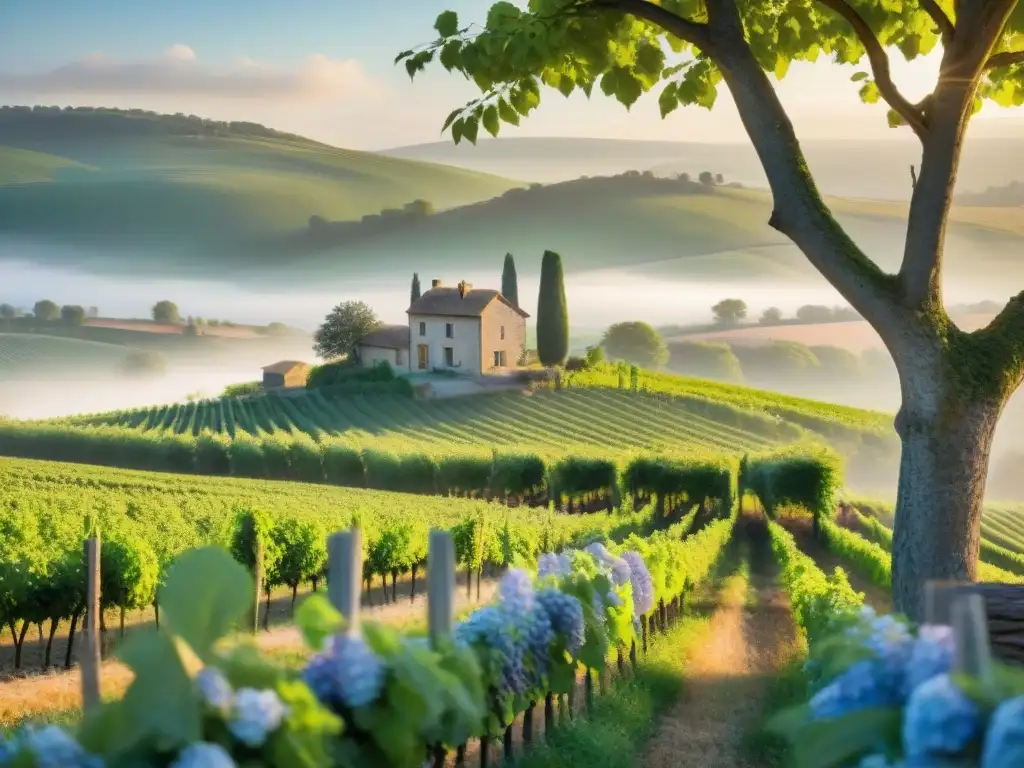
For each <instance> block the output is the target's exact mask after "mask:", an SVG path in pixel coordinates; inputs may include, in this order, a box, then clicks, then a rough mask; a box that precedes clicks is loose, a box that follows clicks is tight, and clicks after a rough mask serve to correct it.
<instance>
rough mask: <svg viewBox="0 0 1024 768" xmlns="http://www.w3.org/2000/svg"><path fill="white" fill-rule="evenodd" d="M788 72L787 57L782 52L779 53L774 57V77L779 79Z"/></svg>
mask: <svg viewBox="0 0 1024 768" xmlns="http://www.w3.org/2000/svg"><path fill="white" fill-rule="evenodd" d="M787 72H789V57H788V56H786V55H785V54H783V53H779V55H778V56H776V57H775V79H776V80H781V79H782V78H784V77H785V76H786V73H787Z"/></svg>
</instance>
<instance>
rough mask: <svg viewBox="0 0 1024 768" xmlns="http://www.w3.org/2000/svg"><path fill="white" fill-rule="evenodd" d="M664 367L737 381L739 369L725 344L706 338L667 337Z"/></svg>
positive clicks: (740, 374) (737, 362) (739, 373)
mask: <svg viewBox="0 0 1024 768" xmlns="http://www.w3.org/2000/svg"><path fill="white" fill-rule="evenodd" d="M668 355H669V357H668V369H669V370H670V371H674V372H675V373H681V374H683V375H685V376H694V377H696V378H698V379H714V380H715V381H728V382H737V383H738V382H741V381H743V369H742V368H741V367H740V361H739V358H737V357H736V355H735V354H733V351H732V349H730V348H729V345H728V344H721V343H714V342H707V341H670V342H669V343H668Z"/></svg>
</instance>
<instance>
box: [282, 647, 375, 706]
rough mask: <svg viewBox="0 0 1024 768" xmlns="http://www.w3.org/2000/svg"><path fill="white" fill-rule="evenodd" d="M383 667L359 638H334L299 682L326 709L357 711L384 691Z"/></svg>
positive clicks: (309, 665) (313, 660)
mask: <svg viewBox="0 0 1024 768" xmlns="http://www.w3.org/2000/svg"><path fill="white" fill-rule="evenodd" d="M385 672H386V670H385V669H384V665H383V664H382V663H381V660H380V659H379V658H378V657H377V655H376V654H375V653H374V652H373V651H372V650H371V649H370V647H369V646H368V645H367V644H366V641H365V640H364V639H363V638H362V636H361V635H349V634H343V635H336V636H334V637H332V638H331V639H330V640H329V641H328V643H327V648H326V650H325V652H324V653H321V654H318V655H317V656H314V657H313V659H312V660H311V661H310V663H309V664H308V665H307V666H306V668H305V670H303V673H302V678H303V680H305V682H306V685H308V686H309V688H310V690H311V691H313V693H314V694H316V697H317V698H318V699H319V700H320V701H322V702H324V703H325V704H328V705H339V704H340V705H342V706H344V707H347V708H349V709H357V708H359V707H363V706H366V705H367V704H369V703H370V702H372V701H375V700H376V699H377V697H378V696H380V692H381V691H382V690H383V689H384V678H385Z"/></svg>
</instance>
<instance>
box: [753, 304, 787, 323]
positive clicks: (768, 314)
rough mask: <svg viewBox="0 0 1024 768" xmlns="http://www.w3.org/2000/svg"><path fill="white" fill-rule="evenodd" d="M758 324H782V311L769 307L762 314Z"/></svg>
mask: <svg viewBox="0 0 1024 768" xmlns="http://www.w3.org/2000/svg"><path fill="white" fill-rule="evenodd" d="M757 322H758V323H760V324H761V325H778V324H779V323H781V322H782V310H781V309H779V308H778V307H768V309H766V310H765V311H764V312H762V313H761V319H760V320H758V321H757Z"/></svg>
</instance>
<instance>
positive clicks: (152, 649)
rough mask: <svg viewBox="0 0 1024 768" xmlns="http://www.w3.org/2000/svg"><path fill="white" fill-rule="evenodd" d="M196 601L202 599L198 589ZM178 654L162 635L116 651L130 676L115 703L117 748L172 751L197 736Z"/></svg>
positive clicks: (197, 721)
mask: <svg viewBox="0 0 1024 768" xmlns="http://www.w3.org/2000/svg"><path fill="white" fill-rule="evenodd" d="M194 551H201V550H194ZM188 554H191V553H189V552H186V553H185V555H188ZM185 555H183V556H182V559H184V557H185ZM239 567H241V566H239ZM215 585H216V582H212V581H211V582H207V584H206V586H207V587H208V588H210V587H213V588H216V587H215ZM195 597H197V598H201V597H202V591H201V590H200V591H199V592H197V593H195ZM181 652H182V648H181V647H180V645H179V643H178V642H177V641H176V640H175V639H174V638H173V637H171V636H170V635H167V634H165V633H164V632H163V631H161V632H158V633H154V634H139V635H132V636H131V637H130V638H128V640H127V641H126V642H125V644H124V645H123V646H122V648H121V649H120V650H119V652H118V656H120V658H121V659H122V660H123V661H124V663H125V664H126V665H127V666H128V667H129V668H130V669H131V670H132V671H133V672H135V679H134V680H133V681H132V683H131V685H130V686H129V687H128V690H127V691H125V694H124V697H123V698H122V699H121V701H120V707H121V718H122V719H121V723H122V726H123V727H122V728H120V729H119V730H118V733H117V738H118V742H119V747H120V748H121V749H127V748H128V747H131V746H133V745H136V744H141V743H145V742H146V741H150V740H152V741H153V743H154V745H155V746H156V747H157V749H160V750H166V751H168V752H171V751H177V749H178V748H179V747H181V746H183V745H185V744H191V743H192V742H195V741H199V740H200V739H201V738H202V735H203V733H202V718H201V714H200V709H199V700H198V697H197V695H196V693H195V691H194V688H193V684H192V678H191V677H190V676H189V674H188V672H187V671H186V669H185V664H184V660H183V659H182V655H181Z"/></svg>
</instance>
